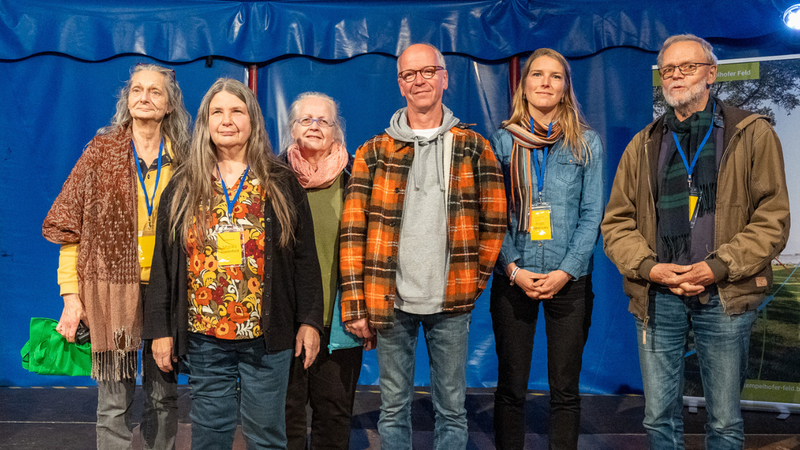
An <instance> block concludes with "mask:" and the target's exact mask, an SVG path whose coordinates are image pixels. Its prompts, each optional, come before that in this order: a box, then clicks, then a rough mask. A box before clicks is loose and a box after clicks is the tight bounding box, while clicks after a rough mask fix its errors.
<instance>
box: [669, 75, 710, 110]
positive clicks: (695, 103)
mask: <svg viewBox="0 0 800 450" xmlns="http://www.w3.org/2000/svg"><path fill="white" fill-rule="evenodd" d="M707 91H708V88H707V87H706V86H705V83H697V84H695V85H694V86H692V87H691V88H690V90H689V95H687V96H686V97H685V98H683V99H681V100H678V99H676V98H675V97H673V96H672V95H670V94H669V92H668V91H667V90H666V89H664V88H663V87H662V88H661V92H662V93H663V94H664V100H666V101H667V104H668V105H669V106H671V107H672V108H673V109H674V110H675V112H676V113H677V114H680V115H681V116H685V117H689V116H691V115H692V114H694V113H695V112H696V111H698V108H700V109H702V108H703V107H705V103H703V98H704V97H705V94H706V92H707ZM700 103H703V104H702V105H701V104H700Z"/></svg>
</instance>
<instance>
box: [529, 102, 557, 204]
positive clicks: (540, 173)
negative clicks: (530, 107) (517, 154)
mask: <svg viewBox="0 0 800 450" xmlns="http://www.w3.org/2000/svg"><path fill="white" fill-rule="evenodd" d="M552 130H553V122H550V124H549V125H548V126H547V137H550V132H551V131H552ZM531 133H534V131H533V117H531ZM547 149H548V147H545V148H544V155H543V156H542V164H541V166H540V165H539V158H537V157H536V154H535V153H534V155H533V170H534V171H536V184H537V185H538V188H539V203H542V191H543V190H544V169H545V166H547Z"/></svg>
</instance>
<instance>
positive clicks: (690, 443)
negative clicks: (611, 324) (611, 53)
mask: <svg viewBox="0 0 800 450" xmlns="http://www.w3.org/2000/svg"><path fill="white" fill-rule="evenodd" d="M493 391H494V389H470V390H469V391H468V393H467V394H468V395H467V411H468V419H469V433H470V440H469V445H468V448H469V449H481V450H483V449H492V448H494V444H493V435H492V403H493V395H492V394H493ZM180 394H181V397H180V400H179V414H180V425H179V431H178V449H189V447H190V446H189V444H190V436H191V429H190V427H191V425H190V420H189V407H190V403H191V400H190V398H189V389H188V388H187V387H181V388H180ZM136 395H137V399H136V401H135V404H134V405H135V406H134V408H135V410H134V419H135V420H136V421H138V420H139V417H141V408H142V406H141V405H142V402H141V397H142V393H141V389H139V390H137V394H136ZM548 401H549V396H548V395H547V393H546V392H544V393H542V392H531V393H530V395H529V397H528V402H527V405H526V409H527V417H528V421H527V422H528V423H527V434H526V448H528V449H533V450H538V449H546V448H547V435H546V433H547V418H546V413H547V409H548ZM96 403H97V389H96V388H93V387H86V388H74V387H67V388H58V387H44V388H0V449H14V450H41V449H59V450H79V449H80V450H83V449H93V448H95V444H94V443H95V431H94V427H95V406H96ZM582 405H583V414H582V423H581V436H580V444H579V447H580V448H581V449H586V450H628V449H630V450H634V449H635V450H639V449H645V448H647V443H646V440H645V436H644V429H643V428H642V424H641V421H642V417H643V414H644V412H643V411H644V399H643V398H642V397H641V396H636V395H630V396H616V395H586V396H583V401H582ZM379 407H380V394H379V392H378V389H377V387H375V386H359V389H358V392H357V394H356V404H355V407H354V411H353V414H354V417H353V425H352V429H351V443H350V448H351V449H358V450H361V449H377V448H379V447H380V445H379V439H378V433H377V430H376V427H377V423H378V416H379ZM777 416H778V414H777V413H775V412H748V411H745V412H744V417H745V419H744V420H745V422H744V425H745V432H746V433H747V438H746V445H745V448H746V449H748V450H750V449H760V450H790V449H800V417H798V415H790V416H789V417H788V418H786V419H778V418H777ZM684 417H685V430H686V448H687V450H691V449H702V448H703V433H704V432H703V424H704V423H705V419H706V414H705V410H703V409H702V408H701V409H700V410H699V411H698V412H697V413H696V414H693V413H690V412H688V410H687V409H684ZM433 423H434V421H433V407H432V404H431V399H430V392H429V391H428V389H427V388H418V390H417V394H416V395H415V399H414V402H413V404H412V425H413V429H414V448H415V449H417V450H428V449H431V448H432V444H433ZM136 431H138V430H136ZM138 448H141V446H140V445H138V442H136V443H135V445H134V449H138ZM234 448H236V449H244V448H245V446H244V441H243V439H242V437H241V435H240V434H239V433H238V432H237V438H236V442H235V445H234Z"/></svg>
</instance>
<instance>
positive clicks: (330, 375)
mask: <svg viewBox="0 0 800 450" xmlns="http://www.w3.org/2000/svg"><path fill="white" fill-rule="evenodd" d="M330 332H331V329H330V328H325V329H324V332H323V335H322V336H320V349H319V354H318V355H317V359H316V360H315V361H314V363H313V364H312V365H311V367H309V368H308V370H305V369H303V360H301V359H300V358H295V357H292V364H291V368H290V369H289V387H288V390H287V391H286V437H287V439H288V449H289V450H305V449H306V448H307V446H308V443H307V442H306V430H307V426H308V425H307V421H306V404H307V403H310V404H311V410H312V413H311V446H310V448H312V449H315V450H316V449H343V450H347V449H348V448H350V417H351V416H352V414H353V400H354V398H355V394H356V383H358V377H359V375H360V374H361V358H362V353H363V350H362V349H361V347H356V348H349V349H344V350H336V351H334V352H333V353H329V352H328V342H329V339H330V334H331V333H330ZM293 351H294V350H293Z"/></svg>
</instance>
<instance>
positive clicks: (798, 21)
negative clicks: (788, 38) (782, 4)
mask: <svg viewBox="0 0 800 450" xmlns="http://www.w3.org/2000/svg"><path fill="white" fill-rule="evenodd" d="M783 23H785V24H786V26H787V27H789V28H791V29H793V30H800V4H795V5H792V6H790V7H788V8H786V11H785V12H784V13H783Z"/></svg>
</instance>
